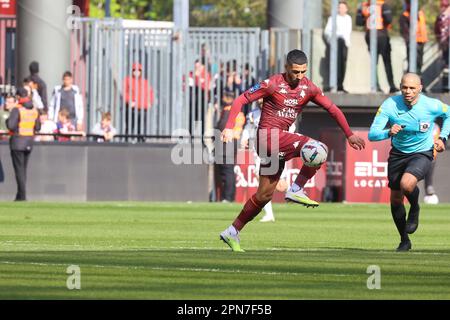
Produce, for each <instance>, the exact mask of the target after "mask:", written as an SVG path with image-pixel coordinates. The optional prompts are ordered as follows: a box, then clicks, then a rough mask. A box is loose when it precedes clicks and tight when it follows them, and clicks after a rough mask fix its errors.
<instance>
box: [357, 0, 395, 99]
mask: <svg viewBox="0 0 450 320" xmlns="http://www.w3.org/2000/svg"><path fill="white" fill-rule="evenodd" d="M391 23H392V10H391V7H390V6H389V5H388V4H386V3H385V1H384V0H377V3H376V22H375V28H376V30H377V64H378V55H381V57H382V58H383V62H384V69H385V71H386V77H387V80H388V82H389V87H390V88H389V93H395V92H397V91H399V89H398V88H397V87H396V86H395V84H394V74H393V72H392V62H391V40H390V38H389V31H388V30H389V29H391V27H392V26H391ZM356 25H358V26H365V28H366V37H365V38H366V43H367V46H368V49H369V51H370V30H371V29H373V27H372V26H371V25H370V3H369V1H364V2H363V3H362V4H360V5H358V11H357V15H356ZM377 91H381V89H380V87H379V83H378V77H377Z"/></svg>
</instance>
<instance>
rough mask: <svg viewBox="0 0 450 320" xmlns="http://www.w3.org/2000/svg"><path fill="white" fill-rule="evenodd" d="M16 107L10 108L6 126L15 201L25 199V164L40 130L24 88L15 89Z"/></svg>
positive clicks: (37, 118) (36, 113)
mask: <svg viewBox="0 0 450 320" xmlns="http://www.w3.org/2000/svg"><path fill="white" fill-rule="evenodd" d="M17 99H18V100H19V103H18V105H17V107H15V108H14V109H13V110H11V113H10V115H9V118H8V119H7V120H6V126H7V127H8V130H9V133H10V139H9V146H10V149H11V158H12V163H13V166H14V173H15V176H16V181H17V194H16V198H15V201H26V182H27V166H28V160H29V158H30V154H31V150H32V148H33V141H34V135H35V132H36V131H39V130H40V127H41V123H40V121H39V114H38V111H37V110H36V108H34V106H33V102H32V101H31V99H30V97H29V96H28V91H27V90H26V89H24V88H18V89H17Z"/></svg>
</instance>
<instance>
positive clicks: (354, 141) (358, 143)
mask: <svg viewBox="0 0 450 320" xmlns="http://www.w3.org/2000/svg"><path fill="white" fill-rule="evenodd" d="M347 141H348V143H349V144H350V146H351V147H352V148H353V149H355V150H363V149H364V148H365V147H366V142H365V141H364V139H363V138H361V137H360V136H357V135H356V134H354V135H352V136H350V137H348V138H347Z"/></svg>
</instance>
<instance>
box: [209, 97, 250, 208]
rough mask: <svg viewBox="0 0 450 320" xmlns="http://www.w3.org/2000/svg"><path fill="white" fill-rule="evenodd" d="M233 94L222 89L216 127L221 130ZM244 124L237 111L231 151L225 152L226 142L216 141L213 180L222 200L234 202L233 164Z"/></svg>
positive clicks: (225, 120)
mask: <svg viewBox="0 0 450 320" xmlns="http://www.w3.org/2000/svg"><path fill="white" fill-rule="evenodd" d="M234 98H235V94H234V92H232V91H224V92H223V97H222V108H223V109H222V113H221V115H220V119H219V122H218V123H217V125H216V128H217V129H219V130H220V131H222V130H223V129H224V128H225V125H226V123H227V120H228V116H229V114H230V110H231V105H232V104H233V100H234ZM244 124H245V116H244V114H243V113H242V112H239V113H238V115H237V117H236V120H235V125H234V128H233V133H234V135H233V146H232V148H233V149H232V150H230V151H232V152H228V153H227V149H230V147H229V148H227V144H226V143H225V142H222V141H217V142H216V146H217V149H216V164H215V180H216V189H217V190H218V191H219V193H220V200H221V201H222V202H234V199H235V195H236V175H235V173H234V166H235V162H236V155H237V149H238V143H239V140H240V138H241V134H242V130H243V127H244Z"/></svg>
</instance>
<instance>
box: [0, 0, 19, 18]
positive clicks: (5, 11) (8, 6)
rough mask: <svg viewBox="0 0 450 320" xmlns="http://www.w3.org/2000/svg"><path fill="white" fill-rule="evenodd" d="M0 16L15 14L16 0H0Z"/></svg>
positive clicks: (13, 15) (12, 15)
mask: <svg viewBox="0 0 450 320" xmlns="http://www.w3.org/2000/svg"><path fill="white" fill-rule="evenodd" d="M0 16H7V17H15V16H16V0H0Z"/></svg>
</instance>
